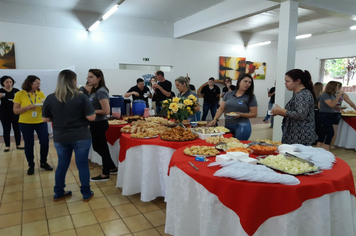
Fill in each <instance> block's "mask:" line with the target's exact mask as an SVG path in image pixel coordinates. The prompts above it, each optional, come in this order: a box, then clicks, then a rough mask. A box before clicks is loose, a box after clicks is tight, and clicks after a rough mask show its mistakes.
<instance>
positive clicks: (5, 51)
mask: <svg viewBox="0 0 356 236" xmlns="http://www.w3.org/2000/svg"><path fill="white" fill-rule="evenodd" d="M0 69H16V60H15V43H9V42H0Z"/></svg>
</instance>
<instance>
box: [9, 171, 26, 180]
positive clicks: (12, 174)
mask: <svg viewBox="0 0 356 236" xmlns="http://www.w3.org/2000/svg"><path fill="white" fill-rule="evenodd" d="M19 177H23V171H14V172H8V173H7V176H6V178H8V179H10V178H19Z"/></svg>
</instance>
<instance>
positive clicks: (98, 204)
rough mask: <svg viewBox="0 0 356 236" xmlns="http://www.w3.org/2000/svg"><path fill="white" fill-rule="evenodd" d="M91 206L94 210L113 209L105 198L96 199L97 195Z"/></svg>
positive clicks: (90, 203)
mask: <svg viewBox="0 0 356 236" xmlns="http://www.w3.org/2000/svg"><path fill="white" fill-rule="evenodd" d="M89 205H90V208H91V209H92V210H95V209H100V208H106V207H111V205H110V202H109V201H108V200H107V199H106V198H105V197H99V198H96V197H95V193H94V198H93V199H91V200H90V201H89Z"/></svg>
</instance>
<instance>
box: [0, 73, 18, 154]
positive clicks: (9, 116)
mask: <svg viewBox="0 0 356 236" xmlns="http://www.w3.org/2000/svg"><path fill="white" fill-rule="evenodd" d="M0 83H1V86H2V88H1V89H0V99H1V105H0V119H1V124H2V128H3V131H4V133H3V137H4V142H5V149H4V152H8V151H10V131H11V124H12V128H13V129H14V135H15V141H16V147H17V149H23V147H21V146H20V144H21V133H20V128H19V115H15V114H14V111H13V106H14V103H13V102H12V100H13V99H14V97H15V93H17V92H18V91H19V90H18V89H17V88H14V87H12V86H13V85H14V83H15V81H14V79H13V78H11V77H10V76H7V75H5V76H3V77H1V79H0Z"/></svg>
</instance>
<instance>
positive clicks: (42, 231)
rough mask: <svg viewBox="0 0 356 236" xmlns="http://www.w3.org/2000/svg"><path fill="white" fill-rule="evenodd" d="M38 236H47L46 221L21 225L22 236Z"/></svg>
mask: <svg viewBox="0 0 356 236" xmlns="http://www.w3.org/2000/svg"><path fill="white" fill-rule="evenodd" d="M40 235H48V226H47V220H41V221H36V222H32V223H27V224H23V225H22V236H40Z"/></svg>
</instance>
